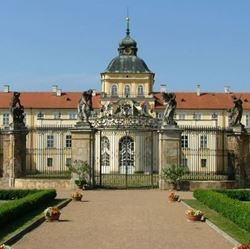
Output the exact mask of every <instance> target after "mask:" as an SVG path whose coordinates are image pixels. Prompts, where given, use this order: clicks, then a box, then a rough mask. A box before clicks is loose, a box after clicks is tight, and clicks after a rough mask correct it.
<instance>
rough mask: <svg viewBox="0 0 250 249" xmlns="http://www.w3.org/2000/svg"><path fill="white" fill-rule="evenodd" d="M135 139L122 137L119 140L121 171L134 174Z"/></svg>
mask: <svg viewBox="0 0 250 249" xmlns="http://www.w3.org/2000/svg"><path fill="white" fill-rule="evenodd" d="M134 147H135V146H134V140H133V139H132V138H131V137H128V136H126V137H122V138H121V140H120V142H119V166H120V173H122V174H125V173H126V174H133V172H134V166H135V158H134V156H135V149H134Z"/></svg>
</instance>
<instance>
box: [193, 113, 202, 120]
mask: <svg viewBox="0 0 250 249" xmlns="http://www.w3.org/2000/svg"><path fill="white" fill-rule="evenodd" d="M193 118H194V120H201V113H194V115H193Z"/></svg>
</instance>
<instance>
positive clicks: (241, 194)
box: [216, 189, 250, 201]
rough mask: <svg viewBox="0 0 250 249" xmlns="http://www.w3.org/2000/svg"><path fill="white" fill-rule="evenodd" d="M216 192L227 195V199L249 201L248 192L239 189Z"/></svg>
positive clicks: (249, 194) (249, 192)
mask: <svg viewBox="0 0 250 249" xmlns="http://www.w3.org/2000/svg"><path fill="white" fill-rule="evenodd" d="M216 192H219V193H222V194H225V195H227V196H228V197H230V198H232V199H236V200H240V201H250V191H249V190H241V189H229V190H216Z"/></svg>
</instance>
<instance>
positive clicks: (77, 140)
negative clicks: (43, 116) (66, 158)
mask: <svg viewBox="0 0 250 249" xmlns="http://www.w3.org/2000/svg"><path fill="white" fill-rule="evenodd" d="M71 139H72V162H73V161H75V160H82V161H87V163H88V164H89V166H90V181H91V184H92V185H94V184H95V179H94V141H95V131H94V130H93V129H92V128H91V127H81V126H78V127H75V128H73V129H71ZM74 180H75V179H74V176H73V179H72V188H74Z"/></svg>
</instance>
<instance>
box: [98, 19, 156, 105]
mask: <svg viewBox="0 0 250 249" xmlns="http://www.w3.org/2000/svg"><path fill="white" fill-rule="evenodd" d="M126 22H127V28H126V36H125V37H124V38H123V39H122V40H121V42H120V44H119V48H118V52H119V55H118V56H117V57H115V58H114V59H113V60H112V61H111V62H110V63H109V65H108V67H107V68H106V70H105V71H104V72H103V73H101V84H102V103H103V101H105V100H112V99H117V98H136V99H138V100H139V99H142V98H143V99H145V98H147V99H148V100H149V101H150V100H151V101H152V103H153V96H152V94H151V93H152V90H153V84H154V73H152V72H151V71H150V70H149V68H148V66H147V65H146V63H145V62H144V61H143V60H142V59H141V58H139V57H138V56H137V51H138V48H137V43H136V41H135V40H134V39H133V38H132V37H131V36H130V28H129V18H128V17H127V18H126ZM151 101H150V102H151ZM152 103H151V104H152Z"/></svg>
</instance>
